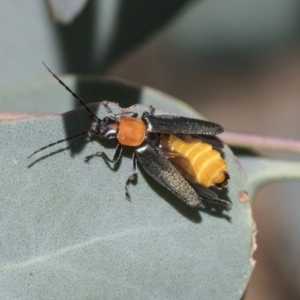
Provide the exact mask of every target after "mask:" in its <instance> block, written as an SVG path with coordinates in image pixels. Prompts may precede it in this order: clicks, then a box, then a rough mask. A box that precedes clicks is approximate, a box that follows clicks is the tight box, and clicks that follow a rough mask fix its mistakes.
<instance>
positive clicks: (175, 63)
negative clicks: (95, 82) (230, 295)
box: [0, 0, 300, 300]
mask: <svg viewBox="0 0 300 300" xmlns="http://www.w3.org/2000/svg"><path fill="white" fill-rule="evenodd" d="M58 2H60V3H61V4H62V3H63V4H64V5H65V7H59V4H58ZM162 2H164V3H160V4H159V3H158V2H157V3H152V2H150V1H145V0H143V1H142V0H139V1H137V0H132V1H130V3H129V1H128V2H127V3H126V4H125V3H124V2H122V1H121V0H99V1H74V2H73V4H70V3H72V1H48V2H47V3H46V2H43V1H40V0H31V1H26V2H25V1H24V2H20V1H16V0H13V1H4V0H0V8H1V10H0V11H1V12H0V15H1V18H0V24H1V28H2V30H1V32H0V45H1V51H0V62H1V68H0V89H5V88H7V87H10V86H12V85H14V84H16V83H17V84H18V82H25V81H26V80H29V79H30V78H34V77H36V78H37V77H41V76H42V77H46V76H48V74H47V73H46V71H45V69H44V68H43V66H42V65H41V61H46V62H47V63H48V64H49V66H51V68H52V69H53V70H55V72H56V73H58V74H61V73H78V74H92V75H109V76H113V77H117V78H121V79H125V80H128V81H130V82H132V83H135V84H139V85H146V86H150V87H153V88H156V89H158V90H161V91H163V92H164V93H167V94H170V95H172V96H175V97H177V98H178V99H180V100H182V101H184V102H186V103H188V104H189V105H191V106H192V107H194V108H195V109H196V110H197V111H199V112H200V113H201V114H202V115H204V116H205V117H206V118H208V119H209V120H211V121H215V122H217V123H220V124H222V125H223V126H224V127H225V129H226V130H231V131H242V132H249V133H256V134H262V135H269V136H277V137H282V138H293V139H298V140H299V139H300V131H299V128H300V118H299V113H300V51H299V50H300V22H299V20H300V4H299V3H298V2H297V1H294V0H285V1H281V0H252V1H249V0H241V1H233V0H222V1H221V0H219V1H218V0H215V1H213V0H211V1H178V0H173V1H169V2H168V1H162ZM74 3H76V5H77V6H76V7H77V10H76V9H74V6H75V4H74ZM51 8H52V14H53V15H55V17H56V19H57V20H59V22H58V23H55V24H54V23H53V21H52V19H51V17H50V13H49V11H50V9H51ZM72 9H74V13H73V14H72ZM81 10H82V11H81ZM70 15H71V16H70ZM62 23H69V24H62ZM120 105H121V106H122V103H120ZM0 109H1V108H0ZM20 111H22V107H20ZM264 154H266V155H269V156H271V157H276V158H287V159H297V160H298V161H299V157H297V156H293V157H292V156H291V155H287V154H278V153H277V154H274V153H264ZM299 192H300V189H299V183H298V182H281V183H276V184H272V185H270V186H268V187H265V188H263V189H262V190H261V191H259V193H258V194H257V195H256V198H255V202H254V205H253V215H254V219H255V221H256V223H257V228H258V234H257V243H258V249H257V251H256V252H255V255H254V258H255V259H256V260H257V263H256V267H255V270H254V272H253V274H252V277H251V280H250V283H249V286H248V288H247V291H246V295H245V299H247V300H248V299H256V300H260V299H275V300H277V299H278V300H279V299H300V288H299V286H300V285H299V284H300V279H299V278H300V258H299V253H300V230H299V229H300V218H299V212H300V201H299V196H298V195H299Z"/></svg>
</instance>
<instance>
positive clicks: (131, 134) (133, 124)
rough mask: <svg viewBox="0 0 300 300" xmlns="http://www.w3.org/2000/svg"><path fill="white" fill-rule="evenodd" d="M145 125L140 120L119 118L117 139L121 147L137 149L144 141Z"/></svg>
mask: <svg viewBox="0 0 300 300" xmlns="http://www.w3.org/2000/svg"><path fill="white" fill-rule="evenodd" d="M145 137H146V124H145V123H144V121H143V120H142V119H139V118H132V117H126V116H121V117H120V118H119V132H118V134H117V139H118V141H119V143H120V144H121V145H124V146H130V147H137V146H139V145H141V143H142V142H143V141H144V140H145Z"/></svg>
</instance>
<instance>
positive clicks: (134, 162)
mask: <svg viewBox="0 0 300 300" xmlns="http://www.w3.org/2000/svg"><path fill="white" fill-rule="evenodd" d="M136 177H137V156H136V154H135V152H133V154H132V174H131V175H130V176H129V177H128V179H127V180H126V184H125V196H126V199H127V200H129V201H130V199H131V197H130V194H129V191H128V186H129V183H130V181H134V180H135V179H136Z"/></svg>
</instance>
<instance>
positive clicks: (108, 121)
mask: <svg viewBox="0 0 300 300" xmlns="http://www.w3.org/2000/svg"><path fill="white" fill-rule="evenodd" d="M110 122H111V119H110V117H105V118H103V120H102V124H103V125H108V124H109V123H110Z"/></svg>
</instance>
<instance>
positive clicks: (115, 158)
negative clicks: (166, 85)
mask: <svg viewBox="0 0 300 300" xmlns="http://www.w3.org/2000/svg"><path fill="white" fill-rule="evenodd" d="M122 149H123V148H122V146H121V144H118V145H117V148H116V151H115V154H114V156H113V158H112V159H111V158H109V157H108V156H107V154H106V153H105V152H102V151H99V152H96V153H95V154H92V155H88V156H86V157H85V158H84V162H85V163H88V162H89V161H90V160H91V159H92V158H94V157H102V158H103V159H105V160H107V161H109V162H111V163H114V164H115V163H116V162H117V161H118V160H119V159H120V157H121V154H122Z"/></svg>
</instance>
